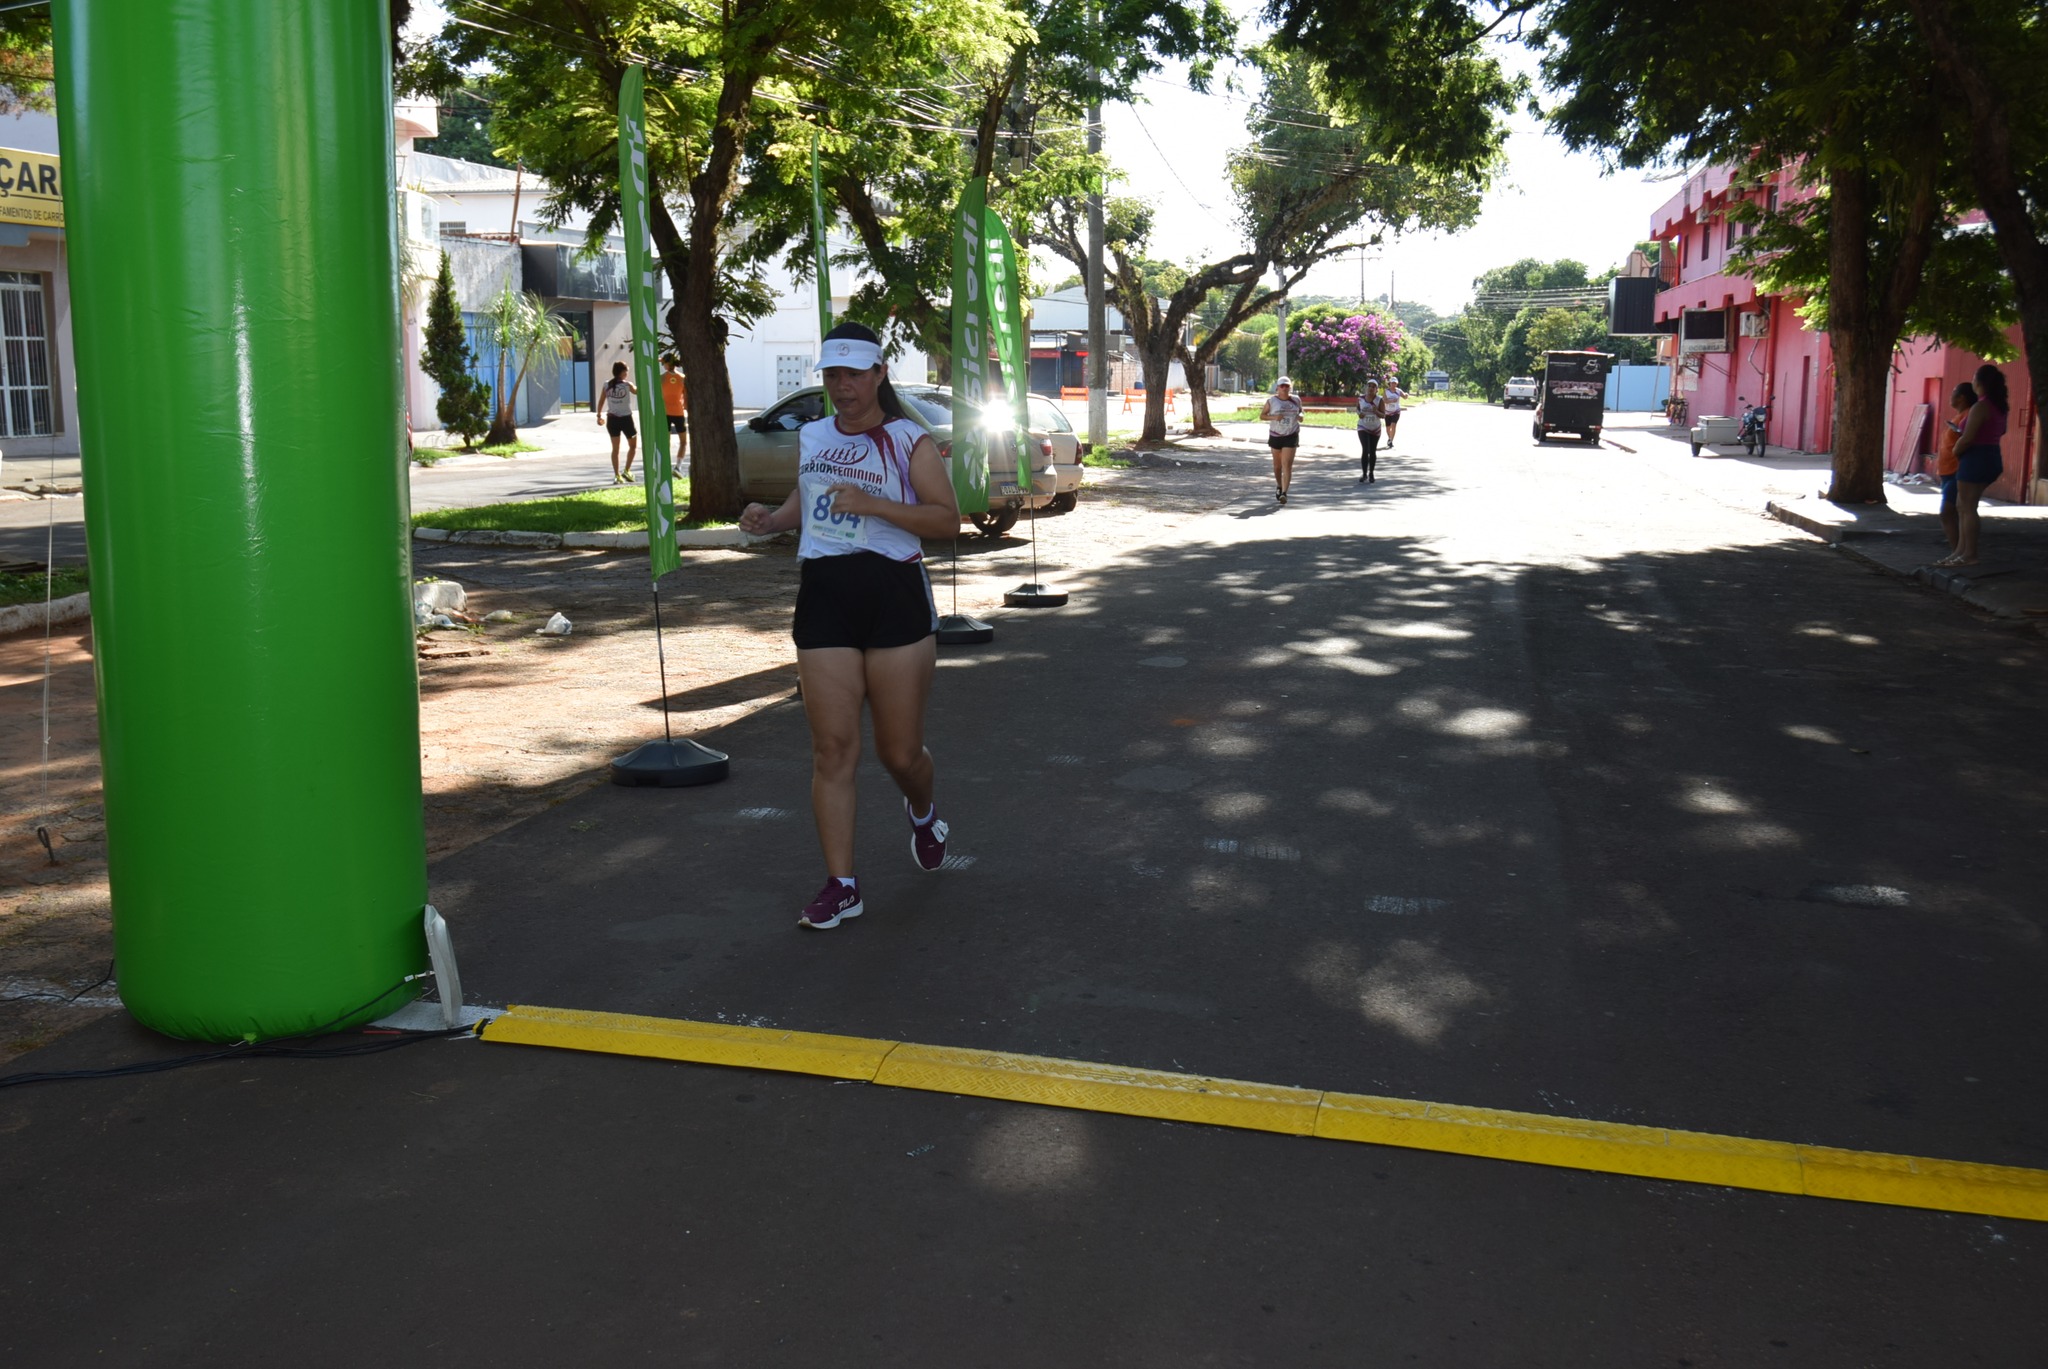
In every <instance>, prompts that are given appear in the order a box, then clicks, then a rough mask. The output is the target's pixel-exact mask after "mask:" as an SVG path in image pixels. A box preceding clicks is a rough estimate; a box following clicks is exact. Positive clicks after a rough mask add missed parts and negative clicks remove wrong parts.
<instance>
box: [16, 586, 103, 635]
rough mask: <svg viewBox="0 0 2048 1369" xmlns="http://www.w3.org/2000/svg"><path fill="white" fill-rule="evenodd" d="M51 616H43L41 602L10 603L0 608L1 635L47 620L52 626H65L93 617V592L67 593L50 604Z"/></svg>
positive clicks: (41, 624) (38, 624)
mask: <svg viewBox="0 0 2048 1369" xmlns="http://www.w3.org/2000/svg"><path fill="white" fill-rule="evenodd" d="M49 610H50V613H49V617H48V619H47V620H45V618H44V616H43V605H41V604H10V605H8V606H7V607H6V608H0V637H6V636H9V635H11V634H13V633H16V632H21V631H24V630H26V629H28V628H40V627H42V626H43V625H44V623H45V621H47V622H48V624H49V626H51V627H63V626H64V625H65V624H66V623H76V622H79V621H80V620H82V619H85V618H90V617H92V595H91V594H89V593H88V594H67V595H65V596H64V597H63V598H62V599H58V600H55V601H54V602H52V603H51V604H50V605H49Z"/></svg>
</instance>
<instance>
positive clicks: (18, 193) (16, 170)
mask: <svg viewBox="0 0 2048 1369" xmlns="http://www.w3.org/2000/svg"><path fill="white" fill-rule="evenodd" d="M0 223H29V224H34V225H36V226H37V227H39V228H62V227H63V226H64V191H63V188H62V182H60V181H59V180H58V179H57V158H56V157H55V156H53V155H52V154H50V153H48V152H23V151H22V150H21V149H20V148H14V147H0Z"/></svg>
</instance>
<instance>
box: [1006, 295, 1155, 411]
mask: <svg viewBox="0 0 2048 1369" xmlns="http://www.w3.org/2000/svg"><path fill="white" fill-rule="evenodd" d="M1025 311H1026V313H1027V314H1028V316H1029V326H1030V329H1031V390H1032V393H1034V394H1041V395H1050V396H1052V397H1053V398H1054V399H1057V398H1059V393H1060V390H1061V389H1062V388H1063V387H1065V388H1069V389H1076V390H1078V389H1084V388H1086V387H1087V384H1088V289H1087V287H1086V286H1082V285H1071V286H1068V287H1067V288H1066V289H1064V290H1055V291H1053V292H1052V293H1051V294H1049V295H1042V296H1040V297H1039V298H1037V299H1035V300H1032V301H1031V302H1030V303H1029V304H1028V305H1026V306H1025ZM1103 315H1104V320H1105V321H1104V324H1103V328H1104V330H1105V331H1106V333H1107V335H1108V339H1109V347H1108V351H1109V384H1108V388H1109V389H1111V390H1126V389H1135V388H1136V387H1137V384H1138V382H1137V379H1136V377H1137V371H1138V366H1137V362H1136V360H1135V359H1134V358H1131V357H1129V356H1127V355H1126V352H1127V350H1128V347H1129V342H1130V335H1129V333H1128V332H1127V331H1126V330H1125V327H1124V316H1123V315H1122V314H1121V313H1119V312H1118V311H1117V309H1116V307H1115V306H1114V305H1112V304H1110V303H1108V302H1107V301H1106V300H1105V301H1104V303H1103Z"/></svg>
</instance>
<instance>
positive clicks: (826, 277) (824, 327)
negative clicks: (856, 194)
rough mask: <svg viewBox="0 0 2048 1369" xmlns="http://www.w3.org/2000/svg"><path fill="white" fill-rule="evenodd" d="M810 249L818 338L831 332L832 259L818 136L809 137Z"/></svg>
mask: <svg viewBox="0 0 2048 1369" xmlns="http://www.w3.org/2000/svg"><path fill="white" fill-rule="evenodd" d="M811 248H812V250H813V251H814V252H816V253H817V255H818V336H819V337H820V338H822V337H824V336H825V334H827V333H829V332H831V331H832V258H831V254H830V253H828V252H827V251H826V250H825V196H824V194H823V193H822V192H821V191H820V190H819V187H818V135H817V134H815V133H813V134H812V135H811Z"/></svg>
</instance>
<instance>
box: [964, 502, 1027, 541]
mask: <svg viewBox="0 0 2048 1369" xmlns="http://www.w3.org/2000/svg"><path fill="white" fill-rule="evenodd" d="M967 516H968V517H969V518H971V519H973V520H974V528H975V531H977V532H979V533H980V534H981V535H982V536H983V537H1001V536H1002V535H1003V534H1004V533H1006V532H1008V531H1009V530H1010V529H1011V528H1014V527H1016V526H1017V511H1016V510H1015V509H990V510H989V511H988V512H987V513H970V514H968V515H967Z"/></svg>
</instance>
